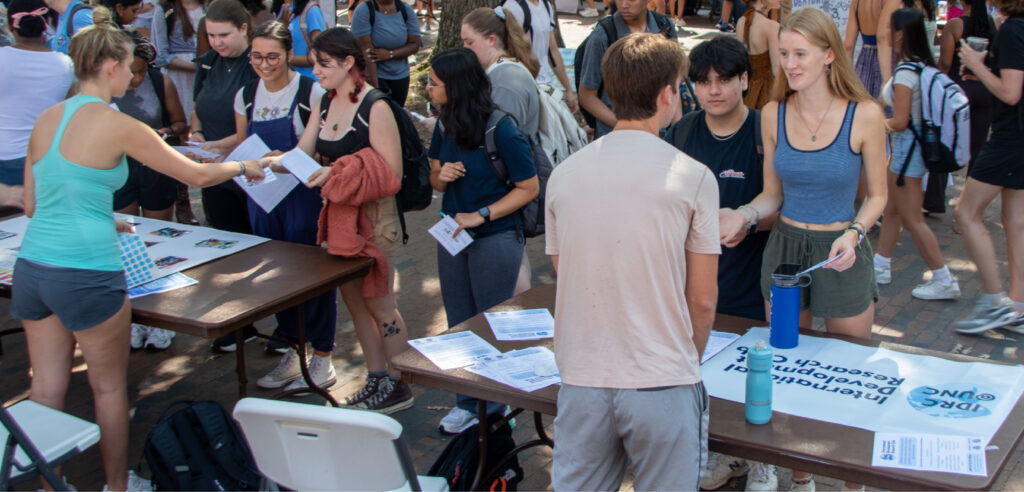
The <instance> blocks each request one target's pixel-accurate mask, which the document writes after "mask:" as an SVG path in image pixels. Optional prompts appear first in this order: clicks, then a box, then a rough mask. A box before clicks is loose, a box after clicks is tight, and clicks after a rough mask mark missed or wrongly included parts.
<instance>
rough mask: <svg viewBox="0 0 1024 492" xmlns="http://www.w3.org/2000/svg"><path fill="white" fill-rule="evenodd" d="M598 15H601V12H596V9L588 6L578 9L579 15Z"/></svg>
mask: <svg viewBox="0 0 1024 492" xmlns="http://www.w3.org/2000/svg"><path fill="white" fill-rule="evenodd" d="M599 15H601V14H600V13H598V11H597V10H594V9H592V8H589V7H588V8H585V9H583V10H581V11H580V17H597V16H599Z"/></svg>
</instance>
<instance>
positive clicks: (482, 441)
mask: <svg viewBox="0 0 1024 492" xmlns="http://www.w3.org/2000/svg"><path fill="white" fill-rule="evenodd" d="M476 419H477V424H476V428H477V431H479V432H478V433H477V437H476V444H477V451H478V455H477V463H476V476H475V477H473V486H472V487H470V488H469V490H480V482H482V481H483V479H484V471H485V470H484V468H486V467H487V434H488V432H489V431H490V430H491V429H490V426H489V425H488V420H490V419H488V418H487V402H486V401H484V400H479V399H478V400H477V401H476Z"/></svg>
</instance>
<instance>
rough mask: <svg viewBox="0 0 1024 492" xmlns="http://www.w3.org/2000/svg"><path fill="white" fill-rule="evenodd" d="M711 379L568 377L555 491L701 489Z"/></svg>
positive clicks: (561, 401)
mask: <svg viewBox="0 0 1024 492" xmlns="http://www.w3.org/2000/svg"><path fill="white" fill-rule="evenodd" d="M708 405H709V400H708V395H707V391H706V390H705V389H704V383H697V384H693V385H686V386H671V387H667V388H653V389H640V390H635V389H629V390H623V389H607V388H584V387H580V386H571V385H568V384H564V383H563V384H562V387H561V389H560V390H559V391H558V416H557V417H555V436H554V437H555V449H554V462H553V464H552V470H551V485H552V487H553V488H554V489H555V490H618V489H619V486H620V485H621V484H622V477H623V475H624V474H625V472H626V466H627V465H628V464H629V463H630V462H632V464H633V473H634V478H633V487H634V488H635V489H636V490H697V489H698V488H699V484H700V470H701V464H702V462H704V460H705V459H706V455H707V440H708V430H707V419H706V418H705V417H704V416H705V415H706V414H707V410H708Z"/></svg>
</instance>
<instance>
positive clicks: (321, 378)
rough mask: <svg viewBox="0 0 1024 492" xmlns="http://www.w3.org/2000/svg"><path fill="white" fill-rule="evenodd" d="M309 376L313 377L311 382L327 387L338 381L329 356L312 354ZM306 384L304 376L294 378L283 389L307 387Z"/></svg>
mask: <svg viewBox="0 0 1024 492" xmlns="http://www.w3.org/2000/svg"><path fill="white" fill-rule="evenodd" d="M309 376H310V377H311V378H313V384H316V385H317V386H319V387H321V388H323V389H327V388H330V387H331V386H334V383H336V382H338V375H337V373H335V372H334V363H332V362H331V356H329V355H328V356H327V357H320V356H319V355H316V354H314V355H313V357H312V358H310V360H309ZM308 387H309V386H306V380H305V379H304V378H301V377H300V378H296V379H295V381H292V382H291V384H289V385H288V386H285V388H284V390H285V391H291V390H296V389H301V388H308Z"/></svg>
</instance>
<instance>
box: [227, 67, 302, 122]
mask: <svg viewBox="0 0 1024 492" xmlns="http://www.w3.org/2000/svg"><path fill="white" fill-rule="evenodd" d="M259 83H260V79H256V80H250V81H249V83H247V84H245V86H243V87H242V102H243V103H244V104H245V117H246V121H252V112H253V104H255V102H256V88H257V87H258V86H259ZM315 83H316V82H315V81H314V80H313V79H311V78H309V77H306V76H305V75H301V74H300V75H299V92H298V93H296V94H295V97H296V98H297V99H298V100H299V102H298V104H297V105H296V108H295V109H297V110H298V111H299V119H300V120H302V123H303V124H306V123H309V115H310V114H311V112H312V111H311V109H310V107H309V95H310V93H311V92H313V84H315Z"/></svg>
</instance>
